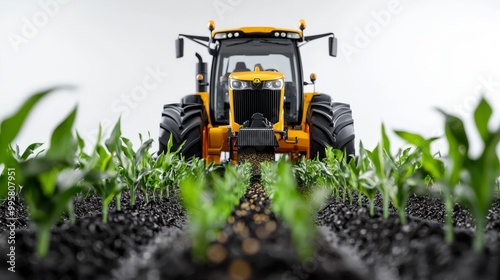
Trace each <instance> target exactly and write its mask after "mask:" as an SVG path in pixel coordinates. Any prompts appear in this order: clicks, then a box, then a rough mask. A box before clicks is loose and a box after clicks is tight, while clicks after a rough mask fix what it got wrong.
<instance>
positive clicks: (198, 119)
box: [158, 103, 205, 158]
mask: <svg viewBox="0 0 500 280" xmlns="http://www.w3.org/2000/svg"><path fill="white" fill-rule="evenodd" d="M204 120H205V118H204V110H203V105H200V104H195V103H184V104H168V105H165V106H164V107H163V112H162V117H161V122H160V136H159V142H160V146H159V150H158V155H160V154H161V153H164V152H167V147H168V141H169V139H170V136H172V148H171V152H174V151H177V150H178V149H179V147H181V145H182V148H181V150H180V154H181V155H183V156H184V157H185V158H191V157H198V158H201V157H202V155H203V126H204V124H205V121H204ZM183 143H184V145H183Z"/></svg>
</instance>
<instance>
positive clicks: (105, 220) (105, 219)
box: [102, 199, 108, 224]
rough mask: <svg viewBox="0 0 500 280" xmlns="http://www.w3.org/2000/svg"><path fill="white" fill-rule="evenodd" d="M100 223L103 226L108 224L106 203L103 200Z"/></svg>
mask: <svg viewBox="0 0 500 280" xmlns="http://www.w3.org/2000/svg"><path fill="white" fill-rule="evenodd" d="M102 222H103V223H105V224H106V223H107V222H108V203H107V202H106V200H105V199H103V200H102Z"/></svg>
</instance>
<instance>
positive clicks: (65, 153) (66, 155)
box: [47, 107, 78, 161]
mask: <svg viewBox="0 0 500 280" xmlns="http://www.w3.org/2000/svg"><path fill="white" fill-rule="evenodd" d="M76 112H77V108H76V107H75V108H74V109H73V111H71V113H70V114H69V115H68V116H67V117H66V119H64V120H63V121H62V122H61V123H60V124H59V126H57V127H56V129H55V130H54V132H53V133H52V137H51V139H50V148H49V149H48V150H47V157H48V158H52V159H56V160H66V161H67V160H68V159H70V158H72V157H74V155H75V153H76V151H77V150H78V143H77V141H76V139H75V137H74V135H73V123H74V122H75V118H76Z"/></svg>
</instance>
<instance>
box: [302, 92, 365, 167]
mask: <svg viewBox="0 0 500 280" xmlns="http://www.w3.org/2000/svg"><path fill="white" fill-rule="evenodd" d="M307 123H308V124H309V139H310V146H309V149H310V157H311V158H316V157H318V158H319V159H323V158H324V157H325V149H326V147H328V146H330V147H332V148H334V149H339V150H342V151H344V154H345V155H346V156H348V157H354V156H355V146H354V121H353V119H352V111H351V108H350V106H349V104H345V103H337V102H333V103H332V102H331V101H330V99H329V98H326V97H324V96H323V97H320V98H319V99H313V100H312V101H311V104H310V106H309V110H308V115H307Z"/></svg>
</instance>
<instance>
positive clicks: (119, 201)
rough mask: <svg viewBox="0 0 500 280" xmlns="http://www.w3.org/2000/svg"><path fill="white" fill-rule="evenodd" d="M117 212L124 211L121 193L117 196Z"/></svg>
mask: <svg viewBox="0 0 500 280" xmlns="http://www.w3.org/2000/svg"><path fill="white" fill-rule="evenodd" d="M116 210H117V211H122V193H121V192H119V193H118V194H117V195H116Z"/></svg>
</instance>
